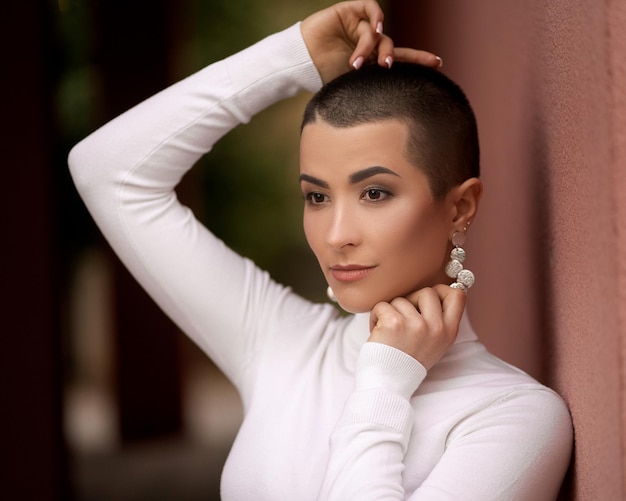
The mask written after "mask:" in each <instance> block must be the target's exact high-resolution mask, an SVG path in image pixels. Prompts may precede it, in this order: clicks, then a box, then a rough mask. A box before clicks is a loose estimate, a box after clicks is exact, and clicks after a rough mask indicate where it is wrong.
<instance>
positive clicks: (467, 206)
mask: <svg viewBox="0 0 626 501" xmlns="http://www.w3.org/2000/svg"><path fill="white" fill-rule="evenodd" d="M482 194H483V183H482V182H481V181H480V179H478V178H476V177H472V178H470V179H467V180H466V181H464V182H463V183H461V184H459V185H458V186H455V187H454V188H452V190H450V193H448V197H450V198H449V201H450V203H451V205H452V216H453V217H452V221H451V223H452V228H451V230H452V232H454V231H467V228H468V226H469V225H470V224H471V223H472V221H473V220H474V218H475V217H476V212H477V211H478V204H479V202H480V197H481V196H482Z"/></svg>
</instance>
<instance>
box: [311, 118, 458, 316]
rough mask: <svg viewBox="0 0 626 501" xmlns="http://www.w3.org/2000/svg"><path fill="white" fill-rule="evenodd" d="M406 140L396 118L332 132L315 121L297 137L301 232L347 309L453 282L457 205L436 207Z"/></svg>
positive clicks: (358, 309) (443, 203)
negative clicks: (448, 270)
mask: <svg viewBox="0 0 626 501" xmlns="http://www.w3.org/2000/svg"><path fill="white" fill-rule="evenodd" d="M407 139H408V128H407V126H406V125H405V124H403V123H402V122H400V121H396V120H389V121H384V122H379V123H370V124H363V125H357V126H354V127H347V128H336V127H332V126H331V125H328V124H327V123H326V122H324V121H321V120H319V119H318V121H317V122H315V123H311V124H308V125H306V126H305V127H304V129H303V131H302V137H301V143H300V184H301V188H302V193H303V194H304V197H305V207H304V231H305V234H306V238H307V241H308V243H309V245H310V246H311V249H312V250H313V252H314V253H315V256H316V257H317V259H318V261H319V263H320V266H321V268H322V271H323V273H324V275H325V277H326V280H327V281H328V284H329V285H330V286H331V287H332V289H333V291H334V293H335V295H336V296H337V300H338V302H339V304H340V305H341V306H342V308H344V309H345V310H346V311H350V312H354V313H357V312H366V311H369V310H371V309H372V308H373V306H374V305H375V304H376V303H377V302H380V301H390V300H391V299H393V298H395V297H398V296H405V295H407V294H409V293H411V292H413V291H415V290H418V289H420V288H422V287H425V286H432V285H435V284H437V283H447V282H449V281H450V280H449V279H448V278H447V277H446V275H445V272H444V267H445V263H446V262H447V261H448V259H449V255H448V252H449V244H448V242H449V238H450V235H451V233H452V220H453V218H454V210H453V209H454V206H453V204H452V203H451V202H449V201H448V200H447V198H444V199H443V200H442V201H439V202H437V203H435V201H434V199H433V197H432V195H431V192H430V188H429V184H428V179H427V177H426V175H425V174H424V173H423V172H422V171H421V170H420V169H419V166H416V165H413V164H411V163H409V160H408V159H407V158H406V156H405V151H406V144H407Z"/></svg>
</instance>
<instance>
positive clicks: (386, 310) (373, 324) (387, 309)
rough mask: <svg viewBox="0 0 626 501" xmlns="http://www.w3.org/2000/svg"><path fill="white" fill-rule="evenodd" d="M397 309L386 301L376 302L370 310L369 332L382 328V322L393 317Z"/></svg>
mask: <svg viewBox="0 0 626 501" xmlns="http://www.w3.org/2000/svg"><path fill="white" fill-rule="evenodd" d="M397 314H398V311H397V310H396V309H395V308H394V307H393V306H391V304H389V303H386V302H384V301H383V302H380V303H376V304H375V305H374V307H373V308H372V311H371V312H370V332H373V331H374V329H376V328H377V327H378V328H382V324H383V323H385V321H386V320H387V319H389V318H392V317H395V316H396V315H397Z"/></svg>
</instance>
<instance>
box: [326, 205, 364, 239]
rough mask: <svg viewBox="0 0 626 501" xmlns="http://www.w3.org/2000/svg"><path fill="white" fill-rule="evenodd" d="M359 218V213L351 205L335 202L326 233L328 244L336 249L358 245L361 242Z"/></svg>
mask: <svg viewBox="0 0 626 501" xmlns="http://www.w3.org/2000/svg"><path fill="white" fill-rule="evenodd" d="M358 219H359V218H358V214H356V213H355V211H354V210H353V209H351V208H350V207H349V206H347V205H344V204H341V205H339V204H335V206H334V207H333V209H332V211H331V216H330V221H329V225H328V230H327V234H326V241H327V243H328V245H329V246H330V247H331V248H333V249H335V250H341V249H343V248H344V247H346V246H352V247H355V246H358V245H359V244H360V243H361V232H360V230H359V227H360V225H359V221H358Z"/></svg>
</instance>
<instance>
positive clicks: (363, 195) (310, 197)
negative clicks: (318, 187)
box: [304, 187, 393, 206]
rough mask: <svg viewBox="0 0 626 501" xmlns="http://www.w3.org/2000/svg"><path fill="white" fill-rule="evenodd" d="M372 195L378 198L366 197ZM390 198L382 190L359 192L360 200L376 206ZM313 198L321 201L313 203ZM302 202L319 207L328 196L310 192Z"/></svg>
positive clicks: (390, 194)
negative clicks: (318, 198) (376, 195)
mask: <svg viewBox="0 0 626 501" xmlns="http://www.w3.org/2000/svg"><path fill="white" fill-rule="evenodd" d="M374 193H376V194H378V195H379V196H380V198H374V199H371V198H368V195H369V196H371V195H373V194H374ZM392 196H393V194H392V193H391V192H390V191H388V190H386V189H384V188H378V187H370V188H366V189H364V190H363V191H362V192H361V196H360V199H361V200H365V201H366V202H368V203H372V204H377V203H381V202H382V201H384V200H387V199H388V198H390V197H392ZM315 197H321V198H322V200H321V201H315ZM304 201H305V202H306V203H307V204H309V205H312V206H319V205H322V204H324V203H325V202H327V201H328V195H325V194H324V193H320V192H319V191H311V192H309V193H306V194H305V195H304Z"/></svg>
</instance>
